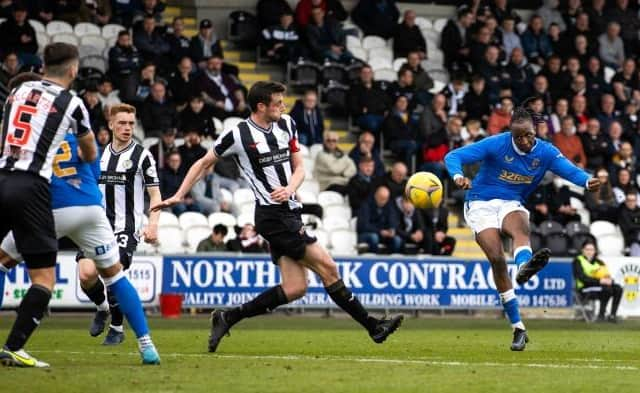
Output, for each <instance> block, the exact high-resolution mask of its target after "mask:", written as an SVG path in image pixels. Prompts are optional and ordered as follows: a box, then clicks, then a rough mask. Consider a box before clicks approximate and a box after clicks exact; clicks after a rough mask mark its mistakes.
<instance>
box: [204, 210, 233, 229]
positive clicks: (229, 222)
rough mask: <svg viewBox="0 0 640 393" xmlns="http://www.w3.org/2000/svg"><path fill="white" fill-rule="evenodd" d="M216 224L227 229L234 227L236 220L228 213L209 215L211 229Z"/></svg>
mask: <svg viewBox="0 0 640 393" xmlns="http://www.w3.org/2000/svg"><path fill="white" fill-rule="evenodd" d="M217 224H222V225H225V226H227V227H234V226H235V225H236V218H235V217H234V216H233V215H232V214H229V213H225V212H216V213H211V214H209V226H210V227H211V228H213V227H214V226H216V225H217Z"/></svg>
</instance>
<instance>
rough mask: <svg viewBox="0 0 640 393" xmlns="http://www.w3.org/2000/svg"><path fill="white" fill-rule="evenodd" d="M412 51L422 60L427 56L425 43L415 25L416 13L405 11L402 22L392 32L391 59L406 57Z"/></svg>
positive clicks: (418, 28)
mask: <svg viewBox="0 0 640 393" xmlns="http://www.w3.org/2000/svg"><path fill="white" fill-rule="evenodd" d="M414 51H415V52H418V53H420V57H421V58H423V59H424V58H425V57H426V56H427V42H426V41H425V40H424V37H423V36H422V32H421V31H420V27H418V25H416V12H415V11H413V10H406V11H405V12H404V18H403V19H402V22H400V23H398V25H397V26H396V29H395V31H394V32H393V57H394V58H398V57H407V55H409V52H414Z"/></svg>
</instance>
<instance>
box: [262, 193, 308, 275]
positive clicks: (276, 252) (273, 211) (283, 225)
mask: <svg viewBox="0 0 640 393" xmlns="http://www.w3.org/2000/svg"><path fill="white" fill-rule="evenodd" d="M255 223H256V231H257V232H258V233H259V234H260V235H261V236H262V237H263V238H264V239H265V240H266V241H268V242H269V248H270V250H271V259H272V260H273V263H275V264H277V263H278V260H279V259H280V258H281V257H283V256H287V257H289V258H291V259H293V260H295V261H298V260H300V259H303V258H304V254H305V252H306V248H307V245H308V244H312V243H315V242H316V238H315V237H313V236H309V235H308V234H307V232H306V231H305V229H304V226H303V224H302V218H301V216H300V209H296V210H290V209H289V207H288V206H286V205H273V206H256V213H255Z"/></svg>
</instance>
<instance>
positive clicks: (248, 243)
mask: <svg viewBox="0 0 640 393" xmlns="http://www.w3.org/2000/svg"><path fill="white" fill-rule="evenodd" d="M236 233H237V235H238V237H236V238H235V239H231V240H229V241H228V242H227V250H229V251H235V252H245V253H260V254H262V253H266V252H268V251H269V244H268V243H267V242H266V241H265V240H264V239H263V238H262V236H260V235H258V232H256V228H255V226H254V225H253V224H244V225H243V226H242V227H236Z"/></svg>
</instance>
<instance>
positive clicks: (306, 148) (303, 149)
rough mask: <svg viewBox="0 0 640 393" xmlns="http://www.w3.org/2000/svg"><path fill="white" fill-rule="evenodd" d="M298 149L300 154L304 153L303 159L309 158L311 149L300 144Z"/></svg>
mask: <svg viewBox="0 0 640 393" xmlns="http://www.w3.org/2000/svg"><path fill="white" fill-rule="evenodd" d="M298 148H299V149H300V153H302V156H303V157H309V148H308V147H307V146H306V145H303V144H302V143H299V144H298Z"/></svg>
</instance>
